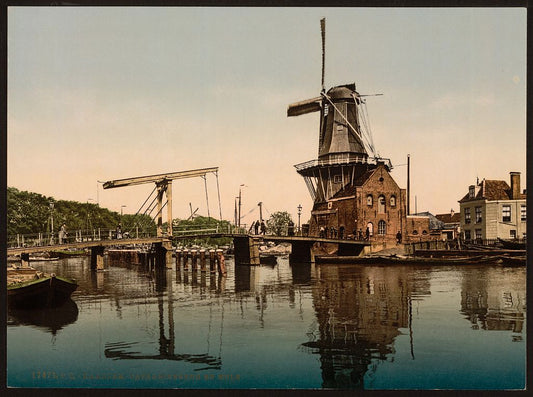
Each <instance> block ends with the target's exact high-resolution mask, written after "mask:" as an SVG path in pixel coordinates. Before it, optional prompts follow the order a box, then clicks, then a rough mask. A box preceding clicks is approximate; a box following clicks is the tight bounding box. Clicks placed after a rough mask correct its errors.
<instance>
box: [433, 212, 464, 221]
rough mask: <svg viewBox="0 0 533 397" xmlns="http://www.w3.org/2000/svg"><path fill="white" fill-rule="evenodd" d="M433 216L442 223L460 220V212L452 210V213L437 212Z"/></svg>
mask: <svg viewBox="0 0 533 397" xmlns="http://www.w3.org/2000/svg"><path fill="white" fill-rule="evenodd" d="M435 218H437V219H438V220H439V221H442V222H444V223H459V222H461V213H459V212H454V213H453V215H452V214H451V213H447V214H437V215H435Z"/></svg>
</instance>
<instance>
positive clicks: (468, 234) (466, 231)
mask: <svg viewBox="0 0 533 397" xmlns="http://www.w3.org/2000/svg"><path fill="white" fill-rule="evenodd" d="M471 238H472V237H471V236H470V230H465V240H470V239H471Z"/></svg>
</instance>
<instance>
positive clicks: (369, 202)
mask: <svg viewBox="0 0 533 397" xmlns="http://www.w3.org/2000/svg"><path fill="white" fill-rule="evenodd" d="M373 203H374V199H373V198H372V195H371V194H369V195H368V196H366V205H368V206H369V207H372V204H373Z"/></svg>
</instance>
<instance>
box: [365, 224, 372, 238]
mask: <svg viewBox="0 0 533 397" xmlns="http://www.w3.org/2000/svg"><path fill="white" fill-rule="evenodd" d="M366 228H367V229H368V235H369V236H373V235H374V225H373V224H372V222H368V223H367V224H366Z"/></svg>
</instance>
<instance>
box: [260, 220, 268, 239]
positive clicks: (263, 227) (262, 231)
mask: <svg viewBox="0 0 533 397" xmlns="http://www.w3.org/2000/svg"><path fill="white" fill-rule="evenodd" d="M266 231H267V227H266V225H265V222H264V221H261V234H262V235H263V236H264V235H265V233H266Z"/></svg>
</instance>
